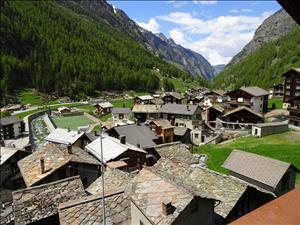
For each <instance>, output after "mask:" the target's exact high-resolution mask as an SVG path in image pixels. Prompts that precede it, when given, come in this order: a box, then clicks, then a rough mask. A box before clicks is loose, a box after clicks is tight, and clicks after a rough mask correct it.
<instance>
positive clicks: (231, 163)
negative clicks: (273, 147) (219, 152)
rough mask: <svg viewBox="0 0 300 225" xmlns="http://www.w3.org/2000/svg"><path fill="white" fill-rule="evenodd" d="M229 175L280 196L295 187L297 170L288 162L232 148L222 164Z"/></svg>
mask: <svg viewBox="0 0 300 225" xmlns="http://www.w3.org/2000/svg"><path fill="white" fill-rule="evenodd" d="M223 167H224V168H225V169H228V170H229V171H230V175H231V176H234V177H236V178H239V179H241V180H243V181H246V182H248V183H250V184H253V185H256V186H258V187H260V188H262V189H264V190H266V191H269V192H272V193H274V194H275V195H276V196H280V195H282V194H284V193H286V192H288V191H290V190H293V189H294V188H295V181H296V173H297V172H299V170H298V169H297V168H296V167H295V166H293V165H292V164H290V163H287V162H283V161H279V160H276V159H271V158H268V157H264V156H260V155H256V154H253V153H249V152H244V151H240V150H233V151H232V152H231V154H230V155H229V156H228V158H227V159H226V161H225V162H224V164H223Z"/></svg>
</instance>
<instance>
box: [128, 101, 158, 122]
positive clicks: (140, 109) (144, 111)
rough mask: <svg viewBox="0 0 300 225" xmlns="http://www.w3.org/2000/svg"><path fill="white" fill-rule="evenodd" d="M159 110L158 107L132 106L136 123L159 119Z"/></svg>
mask: <svg viewBox="0 0 300 225" xmlns="http://www.w3.org/2000/svg"><path fill="white" fill-rule="evenodd" d="M159 109H160V106H158V105H139V104H137V105H134V106H133V108H132V113H133V114H134V117H135V118H136V119H137V120H138V122H145V121H146V120H150V119H158V118H159Z"/></svg>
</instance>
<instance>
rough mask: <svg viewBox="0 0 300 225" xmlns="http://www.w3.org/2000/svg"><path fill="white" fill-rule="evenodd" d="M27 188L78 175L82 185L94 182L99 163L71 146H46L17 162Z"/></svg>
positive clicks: (84, 152) (86, 153)
mask: <svg viewBox="0 0 300 225" xmlns="http://www.w3.org/2000/svg"><path fill="white" fill-rule="evenodd" d="M18 166H19V169H20V172H21V174H22V177H23V179H24V182H25V184H26V186H27V187H32V186H36V185H39V184H43V183H48V182H52V181H56V180H60V179H64V178H67V177H71V176H75V175H80V177H81V179H82V181H83V184H84V185H89V184H90V183H92V182H93V181H94V180H96V179H97V178H98V177H99V175H100V173H101V171H100V170H99V166H100V162H99V161H98V160H97V159H96V158H94V157H93V156H92V155H90V154H89V153H88V152H86V151H84V150H82V149H80V148H77V147H72V146H68V147H65V146H58V145H55V144H48V145H46V146H43V147H42V148H40V149H37V150H36V151H35V152H33V153H32V154H31V155H29V156H27V157H25V158H23V159H22V160H20V161H19V162H18Z"/></svg>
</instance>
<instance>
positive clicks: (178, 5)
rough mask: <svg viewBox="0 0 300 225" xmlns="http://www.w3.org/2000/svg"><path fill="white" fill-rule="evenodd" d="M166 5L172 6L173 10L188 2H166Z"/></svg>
mask: <svg viewBox="0 0 300 225" xmlns="http://www.w3.org/2000/svg"><path fill="white" fill-rule="evenodd" d="M166 3H167V4H172V5H173V6H174V8H180V7H182V6H184V5H187V4H188V1H167V2H166Z"/></svg>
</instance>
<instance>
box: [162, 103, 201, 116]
mask: <svg viewBox="0 0 300 225" xmlns="http://www.w3.org/2000/svg"><path fill="white" fill-rule="evenodd" d="M198 107H199V106H197V105H185V104H171V103H168V104H165V105H162V107H161V109H160V112H161V113H169V114H179V115H190V116H191V115H194V114H195V112H196V110H197V108H198Z"/></svg>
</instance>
